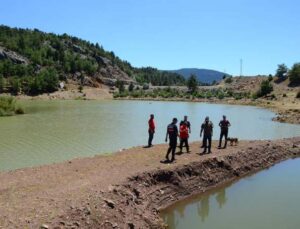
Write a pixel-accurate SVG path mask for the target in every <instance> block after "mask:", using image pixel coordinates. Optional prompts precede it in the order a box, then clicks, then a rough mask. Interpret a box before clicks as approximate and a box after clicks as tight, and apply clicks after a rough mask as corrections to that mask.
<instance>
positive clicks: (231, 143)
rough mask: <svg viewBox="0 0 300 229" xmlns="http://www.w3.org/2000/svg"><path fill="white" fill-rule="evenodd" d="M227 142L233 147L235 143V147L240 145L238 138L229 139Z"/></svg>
mask: <svg viewBox="0 0 300 229" xmlns="http://www.w3.org/2000/svg"><path fill="white" fill-rule="evenodd" d="M227 141H228V142H230V145H231V146H232V145H233V143H234V144H235V145H237V144H238V143H239V139H238V138H227Z"/></svg>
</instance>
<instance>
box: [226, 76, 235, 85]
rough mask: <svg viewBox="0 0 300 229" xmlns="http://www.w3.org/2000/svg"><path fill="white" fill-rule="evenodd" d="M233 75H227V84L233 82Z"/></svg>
mask: <svg viewBox="0 0 300 229" xmlns="http://www.w3.org/2000/svg"><path fill="white" fill-rule="evenodd" d="M232 81H233V80H232V77H227V78H226V79H225V83H227V84H231V83H232Z"/></svg>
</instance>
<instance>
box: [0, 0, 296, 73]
mask: <svg viewBox="0 0 300 229" xmlns="http://www.w3.org/2000/svg"><path fill="white" fill-rule="evenodd" d="M0 10H1V14H0V24H4V25H8V26H13V27H22V28H38V29H40V30H43V31H46V32H54V33H59V34H61V33H68V34H71V35H74V36H78V37H80V38H83V39H86V40H89V41H91V42H98V43H99V44H101V45H103V47H104V48H105V49H106V50H109V51H114V52H115V54H116V55H118V56H119V57H120V58H122V59H124V60H127V61H129V62H130V63H131V64H132V65H133V66H136V67H140V66H152V67H156V68H159V69H165V70H168V69H179V68H183V67H197V68H208V69H215V70H220V71H226V72H227V73H229V74H233V75H239V74H240V59H243V75H257V74H269V73H271V74H274V73H275V70H276V68H277V64H280V63H285V64H287V65H288V67H290V66H291V65H292V64H294V63H295V62H299V61H300V56H299V54H300V13H299V12H300V1H298V0H280V1H279V0H272V1H271V0H227V1H226V0H210V1H208V0H206V1H203V0H48V1H46V0H26V1H25V0H1V5H0Z"/></svg>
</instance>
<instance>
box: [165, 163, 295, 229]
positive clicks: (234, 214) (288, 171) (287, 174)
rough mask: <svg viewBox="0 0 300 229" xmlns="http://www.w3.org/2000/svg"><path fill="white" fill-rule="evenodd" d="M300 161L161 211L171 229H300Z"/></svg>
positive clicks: (272, 169) (275, 167) (281, 165)
mask: <svg viewBox="0 0 300 229" xmlns="http://www.w3.org/2000/svg"><path fill="white" fill-rule="evenodd" d="M299 174H300V159H295V160H288V161H285V162H283V163H280V164H278V165H276V166H274V167H272V168H270V169H269V170H265V171H262V172H259V173H258V174H255V175H253V176H251V177H247V178H244V179H242V180H240V181H238V182H236V183H234V184H231V185H229V186H227V187H223V188H220V189H217V190H214V191H212V192H209V193H206V194H204V195H203V194H202V195H199V196H198V197H195V198H193V199H190V200H187V201H183V202H179V203H178V204H176V205H175V206H174V207H171V208H169V209H167V210H166V211H165V212H163V214H162V217H163V218H164V220H165V222H166V223H167V224H168V225H169V228H170V229H196V228H197V229H198V228H201V229H208V228H209V229H241V228H242V229H253V228H257V229H297V228H300V217H299V205H300V195H299V190H300V176H299Z"/></svg>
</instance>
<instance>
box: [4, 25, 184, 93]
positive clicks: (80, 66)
mask: <svg viewBox="0 0 300 229" xmlns="http://www.w3.org/2000/svg"><path fill="white" fill-rule="evenodd" d="M153 79H155V80H153ZM116 81H122V82H124V83H125V84H129V83H130V82H136V81H138V82H139V83H152V81H153V82H154V84H157V85H173V84H183V83H184V81H185V80H184V78H183V77H181V76H179V75H178V74H175V73H168V72H164V71H159V70H157V69H154V68H151V71H149V69H148V68H134V67H132V66H131V65H130V63H128V62H127V61H124V60H121V59H120V58H119V57H117V56H116V55H115V54H114V53H113V52H108V51H106V50H104V48H103V47H102V46H101V45H99V44H98V43H96V44H93V43H91V42H89V41H85V40H82V39H79V38H77V37H72V36H69V35H67V34H63V35H56V34H53V33H44V32H41V31H39V30H37V29H35V30H29V29H18V28H10V27H7V26H0V93H1V92H2V91H5V90H7V91H8V92H13V93H20V92H23V93H25V94H40V93H44V92H52V91H55V90H57V87H58V85H59V82H65V83H72V84H78V85H82V86H91V87H99V86H100V85H101V84H105V85H114V84H115V83H116Z"/></svg>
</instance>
